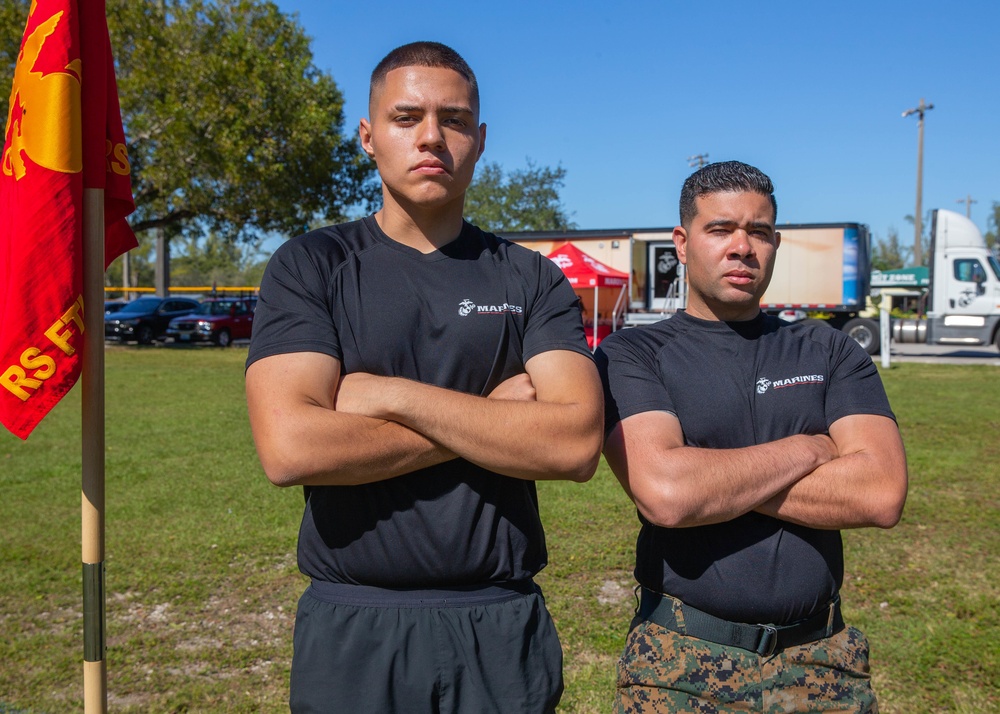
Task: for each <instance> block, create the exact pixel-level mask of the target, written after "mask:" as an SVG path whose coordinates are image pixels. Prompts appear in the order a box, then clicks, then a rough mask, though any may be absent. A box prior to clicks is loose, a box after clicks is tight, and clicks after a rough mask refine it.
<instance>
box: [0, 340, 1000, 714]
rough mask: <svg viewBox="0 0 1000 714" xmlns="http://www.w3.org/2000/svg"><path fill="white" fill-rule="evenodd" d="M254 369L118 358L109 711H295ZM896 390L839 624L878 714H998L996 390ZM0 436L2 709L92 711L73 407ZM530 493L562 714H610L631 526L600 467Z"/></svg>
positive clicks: (954, 384)
mask: <svg viewBox="0 0 1000 714" xmlns="http://www.w3.org/2000/svg"><path fill="white" fill-rule="evenodd" d="M245 357H246V350H245V348H233V349H228V350H222V349H215V348H203V349H172V348H146V349H141V348H130V347H114V348H110V349H108V351H107V428H106V433H107V623H108V655H107V661H108V680H109V683H108V690H109V703H110V710H111V711H112V712H137V713H138V712H143V713H147V712H280V711H287V706H286V705H285V698H286V695H287V692H286V690H287V676H288V667H289V662H290V658H291V627H292V621H293V617H294V611H295V604H296V601H297V599H298V596H299V595H300V593H301V591H302V590H303V588H304V586H305V580H304V578H303V577H302V576H301V575H300V574H299V573H298V571H297V569H296V566H295V557H294V553H295V538H296V532H297V528H298V520H299V516H300V513H301V508H302V494H301V490H300V489H287V490H280V489H277V488H274V487H273V486H271V485H270V484H269V483H268V482H267V480H266V478H265V477H264V475H263V473H262V471H261V469H260V466H259V465H258V463H257V459H256V455H255V453H254V450H253V444H252V442H251V439H250V433H249V427H248V425H247V418H246V408H245V402H244V398H243V361H244V359H245ZM884 376H885V381H886V387H887V389H888V391H889V396H890V399H891V400H892V404H893V407H894V409H895V410H896V413H897V415H898V417H899V421H900V424H901V427H902V431H903V437H904V440H905V442H906V446H907V452H908V455H909V463H910V477H911V485H910V496H909V500H908V502H907V506H906V511H905V513H904V515H903V520H902V522H901V523H900V524H899V526H897V527H896V528H895V529H893V530H891V531H877V530H871V529H865V530H860V531H852V532H847V533H845V534H844V538H845V543H846V548H847V556H846V557H847V577H846V579H845V586H844V602H845V616H846V618H847V620H848V621H849V622H850V623H851V624H855V625H857V626H859V627H861V628H862V629H863V630H865V631H866V633H867V634H868V636H869V639H870V640H871V642H872V666H873V670H874V681H875V685H876V687H877V691H878V693H879V696H880V699H881V704H882V710H883V711H884V712H900V713H901V712H906V713H910V712H989V711H994V712H995V711H1000V673H998V670H1000V562H998V561H1000V495H998V486H1000V441H998V435H1000V406H998V404H1000V371H998V370H997V368H995V367H983V366H948V365H923V364H904V365H898V366H895V367H893V368H892V369H891V370H889V371H888V372H887V373H886V374H885V375H884ZM0 431H2V432H3V433H2V434H0V489H2V495H3V498H2V499H0V524H2V526H0V528H2V531H0V532H2V539H0V663H2V664H0V712H4V713H5V714H9V713H12V712H19V713H21V712H32V713H33V714H39V713H43V712H44V713H45V714H61V713H62V712H68V711H80V710H81V709H82V697H83V691H82V690H83V684H82V682H83V678H82V658H83V638H82V617H81V609H82V605H81V600H82V596H81V575H80V571H81V566H80V436H79V435H80V402H79V390H78V389H75V390H73V392H72V393H71V394H70V395H69V397H67V398H66V399H65V400H64V401H63V403H61V404H60V405H59V406H58V407H57V408H56V409H55V410H54V411H53V413H52V414H51V415H50V416H49V417H48V418H47V419H46V420H45V421H44V422H42V424H41V426H39V427H38V429H37V430H36V431H35V433H34V434H33V435H32V436H31V437H30V439H29V440H28V441H27V442H21V441H20V440H18V439H16V438H15V437H13V436H11V435H10V434H9V433H8V432H6V431H5V430H0ZM539 491H540V498H541V502H542V516H543V519H544V521H545V524H546V529H547V533H548V539H549V552H550V562H551V565H550V566H549V567H548V568H547V569H546V570H545V571H544V572H543V573H542V574H541V575H540V577H539V581H540V583H541V585H542V587H543V588H544V590H545V592H546V596H547V600H548V604H549V607H550V609H551V611H552V613H553V616H554V617H555V619H556V623H557V625H558V628H559V632H560V636H561V638H562V642H563V647H564V651H565V663H566V682H567V689H566V694H565V696H564V698H563V704H562V707H561V711H562V712H567V713H569V712H574V713H575V712H604V711H608V709H609V704H610V701H611V696H612V691H613V686H614V664H615V660H616V658H617V656H618V654H619V651H620V649H621V646H622V643H623V640H624V634H625V628H626V627H627V624H628V621H629V619H630V617H631V613H632V608H633V606H634V599H633V594H632V586H633V582H632V576H631V567H632V552H633V551H632V549H633V544H634V539H635V534H636V530H637V521H636V518H635V512H634V509H633V508H632V507H631V504H630V503H629V502H628V500H627V499H626V497H625V495H624V494H623V493H622V491H621V490H620V488H619V487H618V485H617V482H616V481H615V479H614V477H613V476H612V475H611V473H610V472H609V471H608V470H607V468H606V467H604V466H602V468H601V470H600V471H599V472H598V473H597V475H596V476H595V477H594V479H593V480H592V481H591V482H589V483H587V484H585V485H578V484H568V483H566V484H564V483H548V484H540V487H539Z"/></svg>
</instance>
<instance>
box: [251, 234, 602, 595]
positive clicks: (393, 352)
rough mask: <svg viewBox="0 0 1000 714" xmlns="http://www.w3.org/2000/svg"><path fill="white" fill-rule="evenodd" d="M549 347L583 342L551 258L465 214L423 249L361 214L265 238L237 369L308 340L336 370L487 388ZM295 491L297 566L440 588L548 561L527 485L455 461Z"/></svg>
mask: <svg viewBox="0 0 1000 714" xmlns="http://www.w3.org/2000/svg"><path fill="white" fill-rule="evenodd" d="M548 350H572V351H575V352H579V353H581V354H585V355H589V354H590V352H589V351H588V349H587V344H586V339H585V337H584V332H583V326H582V322H581V319H580V310H579V301H578V300H577V297H576V294H575V293H574V292H573V290H572V288H571V287H570V285H569V283H568V282H567V281H566V279H565V277H564V276H563V274H562V272H561V271H560V270H559V268H558V267H556V265H555V264H554V263H552V262H551V261H550V260H548V259H547V258H545V257H544V256H542V255H541V254H539V253H537V252H535V251H531V250H528V249H525V248H522V247H519V246H516V245H513V244H511V243H509V242H507V241H504V240H502V239H500V238H497V237H496V236H494V235H492V234H489V233H485V232H483V231H481V230H479V229H478V228H476V227H475V226H472V225H470V224H468V223H466V224H464V226H463V229H462V232H461V234H460V235H459V237H458V238H456V239H455V240H454V241H452V242H451V243H449V244H448V245H446V246H444V247H443V248H442V249H441V250H438V251H434V252H432V253H429V254H423V253H420V252H419V251H417V250H414V249H412V248H410V247H408V246H405V245H402V244H400V243H397V242H396V241H393V240H392V239H390V238H389V237H388V236H386V235H385V234H384V233H383V232H382V230H381V229H380V228H379V226H378V224H377V222H376V221H375V219H374V218H373V217H370V216H369V217H368V218H365V219H363V220H361V221H355V222H353V223H347V224H343V225H338V226H330V227H327V228H323V229H320V230H317V231H313V232H311V233H308V234H306V235H304V236H299V237H298V238H294V239H292V240H290V241H288V242H287V243H285V244H284V245H282V246H281V247H280V248H279V249H278V250H277V251H275V253H274V255H273V256H272V258H271V260H270V262H269V263H268V266H267V269H266V271H265V274H264V278H263V280H262V282H261V288H260V300H259V302H258V305H257V311H256V314H255V316H254V326H253V339H252V341H251V344H250V354H249V357H248V359H247V366H249V365H250V364H252V363H253V362H255V361H256V360H258V359H261V358H263V357H267V356H271V355H276V354H283V353H289V352H320V353H323V354H328V355H330V356H332V357H335V358H337V359H338V360H340V362H341V367H342V370H343V372H344V373H345V374H349V373H352V372H365V373H368V374H373V375H381V376H397V377H405V378H408V379H413V380H417V381H420V382H423V383H426V384H433V385H436V386H439V387H447V388H450V389H455V390H458V391H461V392H466V393H469V394H477V395H486V394H489V393H490V392H491V391H492V390H493V388H494V387H495V386H496V385H498V384H500V383H501V382H502V381H503V380H505V379H507V378H509V377H512V376H514V375H516V374H520V373H522V372H524V363H525V362H527V361H528V360H529V359H530V358H531V357H533V356H535V355H537V354H540V353H542V352H545V351H548ZM304 446H305V445H304ZM306 498H307V503H306V508H305V513H304V515H303V519H302V526H301V528H300V531H299V567H300V569H301V570H302V572H303V573H305V574H306V575H309V576H310V577H312V578H315V579H318V580H326V581H330V582H341V583H352V584H362V585H375V586H381V587H397V588H400V587H410V588H415V587H417V588H418V587H436V586H437V587H440V586H450V585H466V584H481V583H482V584H485V583H489V582H501V581H512V580H522V579H525V578H529V577H531V576H532V575H534V574H535V573H536V572H538V571H539V570H540V569H541V568H542V567H544V565H545V561H546V550H545V538H544V534H543V532H542V525H541V521H540V520H539V516H538V504H537V497H536V494H535V485H534V483H533V482H530V481H525V480H521V479H514V478H509V477H506V476H501V475H499V474H496V473H493V472H490V471H487V470H486V469H483V468H481V467H479V466H476V465H474V464H471V463H469V462H468V461H465V460H464V459H456V460H453V461H449V462H446V463H443V464H439V465H437V466H434V467H431V468H427V469H423V470H420V471H415V472H413V473H410V474H405V475H403V476H399V477H397V478H393V479H388V480H385V481H379V482H376V483H371V484H364V485H360V486H312V487H306Z"/></svg>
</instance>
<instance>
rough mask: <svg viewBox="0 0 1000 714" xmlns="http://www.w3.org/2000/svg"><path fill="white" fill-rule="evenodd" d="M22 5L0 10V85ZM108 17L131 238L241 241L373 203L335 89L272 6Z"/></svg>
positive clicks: (13, 2) (168, 8) (120, 9)
mask: <svg viewBox="0 0 1000 714" xmlns="http://www.w3.org/2000/svg"><path fill="white" fill-rule="evenodd" d="M29 4H30V2H29V0H0V23H2V26H0V41H2V42H0V64H2V66H0V71H4V72H5V75H4V76H6V77H10V76H13V64H14V60H15V59H16V54H17V48H18V47H19V44H20V37H21V34H22V33H23V30H24V22H25V19H26V18H27V14H28V6H29ZM107 12H108V27H109V30H110V32H111V41H112V47H113V49H114V52H115V60H116V69H117V75H118V89H119V96H120V99H121V107H122V118H123V121H124V124H125V133H126V136H127V138H128V141H129V146H128V155H129V160H130V162H131V167H132V186H133V190H134V193H135V198H136V204H137V210H136V212H135V214H133V216H132V217H131V218H130V221H129V222H130V223H131V225H132V227H133V229H134V230H135V231H136V232H137V233H139V232H142V231H145V230H149V229H152V228H163V229H164V230H165V231H166V232H167V235H168V236H171V237H172V236H176V235H179V234H182V233H188V234H197V233H206V232H208V231H214V232H215V233H216V234H218V235H219V236H221V237H223V238H225V239H229V240H233V239H242V240H248V241H252V240H254V239H255V238H256V237H259V236H260V235H261V234H262V233H263V232H268V231H275V232H279V233H285V234H293V233H298V232H301V231H304V230H305V229H306V228H307V227H308V225H309V223H310V221H311V220H312V219H314V218H316V217H322V218H323V219H325V220H329V221H337V220H343V219H344V218H346V214H347V211H348V209H349V208H350V207H351V206H355V205H358V204H364V203H366V202H368V201H369V200H371V199H372V197H373V196H375V195H376V192H377V186H376V185H375V184H374V183H373V182H372V180H371V179H372V176H373V168H374V167H373V166H372V164H371V162H370V161H369V160H368V158H367V157H366V156H364V155H363V153H362V152H361V151H360V147H359V146H358V143H357V141H356V140H354V139H353V138H349V137H348V136H345V134H344V130H343V129H344V114H343V98H342V96H341V93H340V90H339V89H338V88H337V85H336V84H335V82H334V80H333V78H332V77H330V76H329V75H328V74H325V73H323V72H321V71H320V70H319V69H317V68H316V67H315V66H314V65H313V63H312V53H311V51H310V49H309V38H308V37H307V36H306V35H305V32H304V30H303V29H302V27H301V26H300V25H299V24H298V23H297V22H296V21H295V20H294V19H292V18H291V17H289V16H287V15H285V14H284V13H282V12H281V11H280V10H279V9H278V7H277V6H276V5H275V4H274V3H273V2H269V1H266V0H156V1H150V0H108V2H107ZM0 96H2V99H0V101H2V102H3V103H2V105H0V106H2V107H3V109H4V110H6V109H7V101H8V100H7V93H6V92H0Z"/></svg>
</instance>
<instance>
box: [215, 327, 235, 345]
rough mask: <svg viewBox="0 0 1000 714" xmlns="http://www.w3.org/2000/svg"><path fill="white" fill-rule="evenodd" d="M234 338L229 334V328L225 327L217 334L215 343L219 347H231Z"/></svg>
mask: <svg viewBox="0 0 1000 714" xmlns="http://www.w3.org/2000/svg"><path fill="white" fill-rule="evenodd" d="M232 341H233V339H232V337H230V335H229V330H227V329H225V328H223V329H221V330H219V334H218V335H216V336H215V344H217V345H218V346H219V347H229V345H230V343H232Z"/></svg>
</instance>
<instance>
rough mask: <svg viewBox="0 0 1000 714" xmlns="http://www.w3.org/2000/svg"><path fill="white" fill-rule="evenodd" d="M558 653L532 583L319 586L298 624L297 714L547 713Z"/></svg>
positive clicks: (558, 691) (303, 605) (557, 679)
mask: <svg viewBox="0 0 1000 714" xmlns="http://www.w3.org/2000/svg"><path fill="white" fill-rule="evenodd" d="M562 690H563V680H562V649H561V647H560V645H559V638H558V636H557V635H556V630H555V626H554V625H553V623H552V619H551V618H550V617H549V614H548V611H547V610H546V609H545V602H544V599H543V598H542V594H541V591H540V590H539V588H538V587H537V586H536V585H535V584H534V583H533V582H531V581H526V582H523V583H511V584H505V585H491V586H488V587H485V588H483V587H480V588H470V589H447V590H419V591H396V590H385V589H382V588H373V587H367V586H355V585H340V584H334V583H323V582H318V581H314V582H313V584H312V585H311V586H310V587H309V588H308V589H307V590H306V592H305V593H304V594H303V595H302V598H301V599H300V600H299V607H298V612H297V613H296V616H295V654H294V656H293V658H292V677H291V698H290V704H291V710H292V712H293V713H294V714H307V713H308V714H320V713H322V714H335V713H337V714H339V713H344V714H363V713H364V712H378V713H379V714H390V713H391V712H406V713H407V714H411V713H412V714H421V713H426V714H431V713H434V714H448V713H449V712H453V713H455V714H458V713H462V714H465V713H466V712H475V713H476V714H494V713H495V714H500V713H503V714H508V713H509V714H535V713H537V714H543V713H548V712H553V711H555V708H556V705H557V704H558V702H559V698H560V696H561V695H562Z"/></svg>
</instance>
